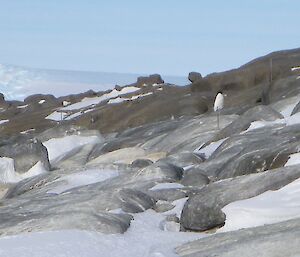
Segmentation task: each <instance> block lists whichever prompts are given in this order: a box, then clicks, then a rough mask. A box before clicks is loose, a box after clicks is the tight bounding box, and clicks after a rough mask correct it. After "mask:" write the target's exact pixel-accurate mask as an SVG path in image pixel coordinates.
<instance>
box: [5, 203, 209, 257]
mask: <svg viewBox="0 0 300 257" xmlns="http://www.w3.org/2000/svg"><path fill="white" fill-rule="evenodd" d="M186 199H187V198H184V199H179V200H177V201H175V202H176V203H177V205H180V206H178V209H180V208H181V210H182V206H183V205H182V204H184V203H185V201H186ZM117 211H120V210H113V211H111V212H117ZM180 212H181V211H180ZM171 213H172V212H170V214H171ZM173 213H174V211H173ZM165 215H167V214H166V213H164V214H161V213H156V212H155V211H154V210H147V211H145V212H143V213H139V214H135V215H134V220H132V222H131V225H130V227H129V229H128V230H127V231H126V232H125V233H124V234H115V235H105V234H101V233H97V232H88V231H78V230H63V231H55V232H35V233H27V234H23V235H17V236H8V237H2V238H0V249H1V255H3V256H10V257H19V256H23V257H52V256H60V257H96V256H105V257H120V256H122V257H141V256H145V257H177V256H178V255H176V254H175V251H174V248H175V247H177V246H178V245H181V244H183V243H186V242H188V241H191V240H196V239H200V238H203V237H206V236H207V235H206V234H203V233H192V232H172V231H168V230H167V231H163V230H162V229H161V223H162V222H163V221H164V219H165ZM37 242H38V243H37ZM74 242H75V243H74ZM76 242H77V243H76Z"/></svg>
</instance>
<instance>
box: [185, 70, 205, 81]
mask: <svg viewBox="0 0 300 257" xmlns="http://www.w3.org/2000/svg"><path fill="white" fill-rule="evenodd" d="M188 79H189V81H191V82H192V83H194V82H196V81H197V80H200V79H202V75H201V74H200V73H199V72H195V71H192V72H190V73H189V76H188Z"/></svg>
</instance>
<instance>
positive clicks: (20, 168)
mask: <svg viewBox="0 0 300 257" xmlns="http://www.w3.org/2000/svg"><path fill="white" fill-rule="evenodd" d="M0 156H2V157H8V158H12V159H14V167H15V170H16V171H17V172H19V173H24V172H27V171H28V170H29V169H30V168H31V167H33V166H34V165H35V164H36V163H37V162H41V163H42V165H43V167H44V168H45V169H46V170H48V171H49V170H50V163H49V159H48V151H47V148H46V147H45V146H44V145H43V144H42V143H41V142H40V141H39V140H37V139H33V140H29V141H27V142H26V143H15V144H12V145H4V146H2V147H0Z"/></svg>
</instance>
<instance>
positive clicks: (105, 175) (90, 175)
mask: <svg viewBox="0 0 300 257" xmlns="http://www.w3.org/2000/svg"><path fill="white" fill-rule="evenodd" d="M118 175H119V173H118V172H117V171H116V170H103V169H89V170H84V171H80V172H77V173H74V174H70V175H66V176H64V177H61V178H59V179H57V180H56V181H55V182H62V184H60V185H58V186H56V187H55V188H53V189H51V190H49V191H48V192H47V193H49V194H61V193H63V192H65V191H67V190H70V189H72V188H76V187H80V186H85V185H89V184H93V183H97V182H101V181H104V180H107V179H110V178H113V177H116V176H118Z"/></svg>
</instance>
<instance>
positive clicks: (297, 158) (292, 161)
mask: <svg viewBox="0 0 300 257" xmlns="http://www.w3.org/2000/svg"><path fill="white" fill-rule="evenodd" d="M296 164H300V153H294V154H291V155H290V156H289V159H288V161H287V162H286V164H285V165H284V166H285V167H286V166H292V165H296Z"/></svg>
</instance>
